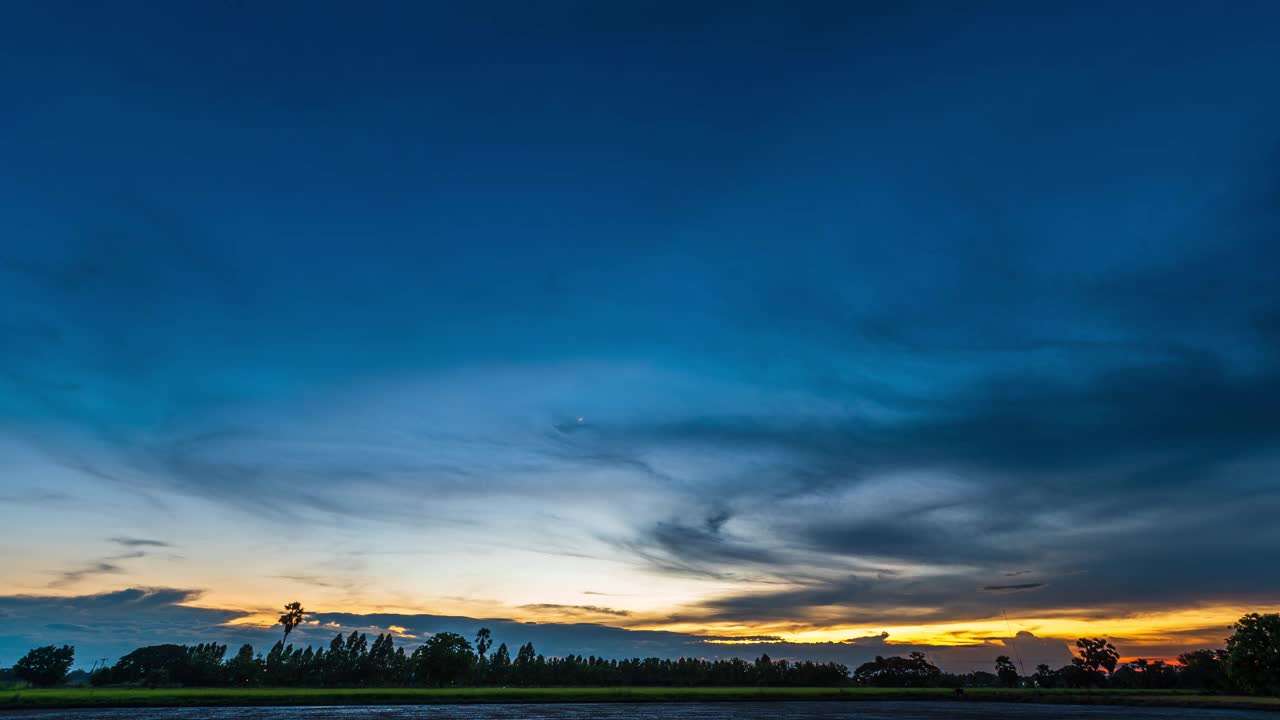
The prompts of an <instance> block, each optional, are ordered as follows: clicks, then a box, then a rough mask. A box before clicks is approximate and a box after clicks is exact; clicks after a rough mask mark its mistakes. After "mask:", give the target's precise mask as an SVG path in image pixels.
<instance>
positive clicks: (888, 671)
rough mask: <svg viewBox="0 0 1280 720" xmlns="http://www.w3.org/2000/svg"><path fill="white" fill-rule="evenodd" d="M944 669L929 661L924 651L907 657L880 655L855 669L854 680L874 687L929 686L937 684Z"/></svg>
mask: <svg viewBox="0 0 1280 720" xmlns="http://www.w3.org/2000/svg"><path fill="white" fill-rule="evenodd" d="M941 677H942V671H941V670H939V669H938V668H937V666H935V665H933V664H932V663H930V662H929V660H928V659H927V658H926V657H925V655H924V653H921V652H913V653H911V654H910V655H908V656H907V657H905V658H904V657H889V658H886V657H880V656H879V655H877V656H876V659H875V660H873V661H871V662H867V663H863V664H862V665H859V666H858V669H857V670H854V671H853V680H854V682H856V683H857V684H859V685H870V686H872V687H928V686H931V685H937V684H938V681H939V680H940V679H941Z"/></svg>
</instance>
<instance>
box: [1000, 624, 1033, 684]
mask: <svg viewBox="0 0 1280 720" xmlns="http://www.w3.org/2000/svg"><path fill="white" fill-rule="evenodd" d="M1000 614H1001V615H1003V616H1004V626H1005V628H1006V629H1007V630H1008V631H1009V645H1010V646H1012V647H1013V656H1014V657H1016V658H1018V672H1021V673H1022V674H1023V675H1024V676H1025V675H1026V674H1027V666H1026V665H1023V664H1022V653H1020V652H1018V643H1017V642H1015V641H1014V639H1013V638H1014V634H1013V626H1012V625H1010V624H1009V613H1007V612H1005V611H1004V609H1003V608H1001V609H1000Z"/></svg>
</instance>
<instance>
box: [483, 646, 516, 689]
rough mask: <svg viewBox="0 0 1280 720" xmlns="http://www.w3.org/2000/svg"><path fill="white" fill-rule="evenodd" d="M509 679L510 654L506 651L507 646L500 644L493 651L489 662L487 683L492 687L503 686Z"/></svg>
mask: <svg viewBox="0 0 1280 720" xmlns="http://www.w3.org/2000/svg"><path fill="white" fill-rule="evenodd" d="M510 677H511V653H510V652H508V651H507V644H506V643H502V644H501V645H499V646H498V649H497V650H494V651H493V657H492V658H491V659H490V660H489V677H488V678H487V681H488V682H489V683H490V684H492V685H505V684H507V682H508V681H509V678H510Z"/></svg>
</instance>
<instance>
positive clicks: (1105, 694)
mask: <svg viewBox="0 0 1280 720" xmlns="http://www.w3.org/2000/svg"><path fill="white" fill-rule="evenodd" d="M952 699H953V693H952V691H951V690H948V689H945V688H927V689H902V690H897V689H876V688H734V687H725V688H654V687H633V688H458V689H444V690H438V689H426V688H347V689H343V688H251V689H240V688H160V689H154V690H148V689H144V688H56V689H40V690H36V689H24V690H8V691H2V694H0V710H2V709H5V708H9V709H12V708H49V707H53V708H69V707H145V706H155V707H160V706H170V707H172V706H216V705H365V704H367V705H390V704H442V703H526V702H536V703H546V702H716V701H756V700H771V701H776V700H835V701H840V700H845V701H865V700H952ZM963 701H968V702H973V701H1000V702H1037V703H1087V704H1107V705H1158V706H1173V707H1230V708H1251V709H1272V710H1277V711H1280V698H1257V697H1243V696H1226V695H1200V694H1196V693H1193V692H1176V691H1145V692H1144V691H1107V690H1101V691H1098V690H1095V691H1093V692H1089V693H1085V692H1083V691H1079V690H1002V689H971V690H968V691H966V693H965V696H964V699H963Z"/></svg>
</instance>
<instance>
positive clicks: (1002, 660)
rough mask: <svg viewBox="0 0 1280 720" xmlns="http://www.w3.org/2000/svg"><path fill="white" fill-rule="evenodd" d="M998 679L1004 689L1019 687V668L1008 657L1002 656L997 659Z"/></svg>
mask: <svg viewBox="0 0 1280 720" xmlns="http://www.w3.org/2000/svg"><path fill="white" fill-rule="evenodd" d="M996 677H997V678H999V680H1000V684H1001V685H1003V686H1004V687H1017V686H1018V668H1017V667H1016V666H1015V665H1014V664H1013V660H1010V659H1009V656H1008V655H1000V656H998V657H997V658H996Z"/></svg>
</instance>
